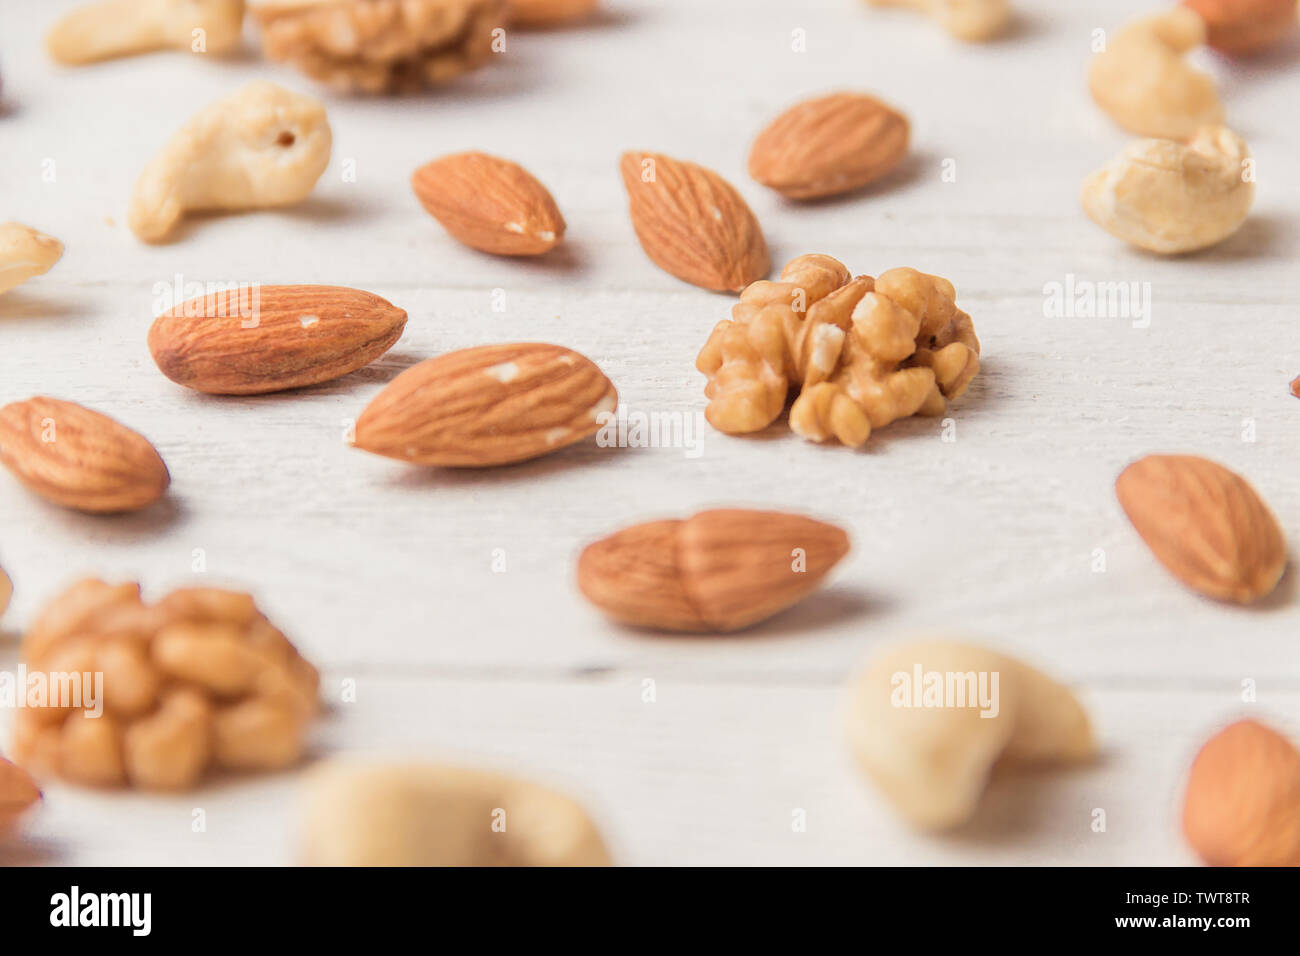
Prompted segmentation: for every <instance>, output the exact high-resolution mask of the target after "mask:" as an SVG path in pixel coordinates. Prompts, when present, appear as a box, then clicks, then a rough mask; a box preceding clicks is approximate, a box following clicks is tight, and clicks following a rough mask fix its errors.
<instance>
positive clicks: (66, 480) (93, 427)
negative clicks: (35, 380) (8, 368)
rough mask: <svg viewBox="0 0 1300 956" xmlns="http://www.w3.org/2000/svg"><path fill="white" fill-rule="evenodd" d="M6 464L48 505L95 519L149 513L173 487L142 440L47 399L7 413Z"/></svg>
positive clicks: (2, 433)
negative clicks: (90, 514)
mask: <svg viewBox="0 0 1300 956" xmlns="http://www.w3.org/2000/svg"><path fill="white" fill-rule="evenodd" d="M0 463H3V464H4V466H5V467H6V468H8V469H9V470H10V471H11V472H13V474H14V476H15V477H16V478H17V479H18V480H19V481H21V482H22V483H23V484H24V485H26V486H27V488H28V489H30V490H31V491H33V492H35V493H36V494H38V495H40V496H41V497H42V498H45V499H46V500H48V501H52V502H54V503H55V504H58V505H63V506H64V507H66V508H75V509H76V510H78V511H89V512H95V513H108V512H118V511H136V510H138V509H140V508H144V507H146V506H148V505H151V504H153V503H154V502H155V501H157V500H158V499H159V498H161V497H162V496H163V492H165V491H166V490H167V485H168V484H169V483H170V482H171V478H170V476H169V475H168V473H167V466H166V465H165V464H163V460H162V458H161V457H160V456H159V454H158V452H157V451H156V450H155V449H154V447H153V445H151V444H149V440H148V439H147V438H145V437H144V436H143V435H140V434H138V433H137V432H134V431H132V430H131V429H129V428H127V427H126V426H125V425H122V424H120V423H119V422H116V421H114V420H113V419H111V418H109V417H108V416H107V415H101V414H100V413H99V412H93V411H91V410H90V409H89V408H84V407H82V406H81V405H77V404H75V403H73V402H65V401H61V400H60V399H57V398H45V397H40V396H38V397H36V398H29V399H28V400H27V401H25V402H14V403H12V404H10V405H6V406H5V407H4V408H0Z"/></svg>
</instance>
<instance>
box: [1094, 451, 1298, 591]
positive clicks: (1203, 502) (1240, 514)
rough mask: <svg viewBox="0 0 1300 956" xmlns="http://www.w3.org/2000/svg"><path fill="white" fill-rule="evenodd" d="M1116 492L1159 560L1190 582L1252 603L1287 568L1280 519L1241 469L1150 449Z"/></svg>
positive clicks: (1117, 485)
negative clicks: (1236, 469)
mask: <svg viewBox="0 0 1300 956" xmlns="http://www.w3.org/2000/svg"><path fill="white" fill-rule="evenodd" d="M1115 494H1116V495H1117V496H1118V497H1119V503H1120V505H1122V506H1123V508H1124V512H1125V513H1126V514H1127V515H1128V518H1129V521H1131V522H1133V527H1134V528H1136V529H1137V533H1138V534H1139V535H1141V536H1142V540H1143V541H1145V542H1146V543H1147V546H1148V547H1149V548H1150V549H1151V550H1152V552H1153V553H1154V554H1155V556H1156V557H1157V558H1158V559H1159V560H1160V562H1161V563H1162V564H1163V565H1164V566H1165V567H1166V568H1167V569H1168V570H1169V572H1170V573H1171V574H1173V576H1174V577H1176V578H1178V580H1180V581H1182V582H1183V583H1184V584H1186V585H1187V586H1188V587H1191V588H1194V589H1195V590H1197V591H1200V592H1201V593H1202V594H1206V595H1208V596H1210V597H1212V598H1217V599H1219V600H1222V601H1236V602H1237V603H1239V604H1248V603H1250V602H1251V601H1254V600H1256V599H1257V598H1260V597H1263V596H1264V595H1265V594H1268V593H1269V592H1270V591H1272V590H1273V588H1274V587H1275V586H1276V585H1277V582H1278V580H1279V579H1280V578H1281V577H1282V571H1283V569H1284V568H1285V567H1286V541H1285V539H1284V538H1283V536H1282V529H1281V528H1279V527H1278V523H1277V519H1275V518H1274V517H1273V515H1272V513H1271V512H1270V511H1269V510H1268V507H1267V506H1266V505H1265V504H1264V502H1263V501H1261V500H1260V498H1259V495H1257V494H1255V490H1254V489H1253V488H1251V487H1250V485H1248V484H1246V482H1245V481H1244V480H1243V479H1242V478H1241V477H1240V476H1238V475H1236V474H1234V473H1233V472H1231V471H1229V470H1228V469H1226V468H1224V467H1223V466H1222V465H1217V464H1215V463H1214V462H1212V461H1207V460H1206V459H1204V458H1197V457H1195V456H1192V455H1148V456H1147V457H1146V458H1142V459H1140V460H1138V461H1135V462H1134V463H1133V464H1131V465H1129V466H1128V467H1127V468H1125V469H1124V471H1123V472H1122V473H1121V474H1120V476H1119V478H1118V480H1116V482H1115Z"/></svg>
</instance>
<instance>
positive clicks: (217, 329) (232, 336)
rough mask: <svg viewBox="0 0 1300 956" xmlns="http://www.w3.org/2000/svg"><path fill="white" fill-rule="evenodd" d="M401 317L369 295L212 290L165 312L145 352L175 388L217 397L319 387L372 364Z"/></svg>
mask: <svg viewBox="0 0 1300 956" xmlns="http://www.w3.org/2000/svg"><path fill="white" fill-rule="evenodd" d="M405 326H406V313H405V312H404V311H403V310H402V309H399V308H397V307H396V306H395V305H393V304H392V303H391V302H388V301H386V300H385V299H381V298H380V297H379V296H377V295H371V294H370V293H369V292H362V291H361V290H359V289H348V288H345V287H343V286H332V285H272V286H261V287H258V288H256V289H249V290H243V291H238V290H234V289H232V290H229V291H221V292H215V293H212V294H210V295H206V296H202V297H200V298H195V299H190V300H189V301H187V302H184V303H182V304H181V305H178V306H176V307H175V308H173V309H171V310H170V311H169V312H164V313H163V314H162V315H160V316H158V318H157V319H156V320H154V323H153V327H152V328H151V329H150V330H149V351H150V352H151V353H152V354H153V360H154V362H156V363H157V365H158V369H159V370H160V371H161V372H162V373H163V374H164V375H166V376H167V377H168V378H169V379H171V380H172V381H173V382H176V383H177V384H179V385H184V386H185V387H186V388H192V389H195V390H196V391H199V392H209V393H211V394H214V395H257V394H260V393H263V392H278V391H282V390H284V389H288V388H302V387H303V386H307V385H318V384H319V383H321V382H328V381H329V380H330V379H335V378H338V377H339V376H341V375H346V374H347V373H348V372H353V371H356V370H357V369H359V368H361V367H363V366H365V365H369V364H370V363H371V362H373V361H374V360H375V359H377V358H379V356H381V355H383V354H384V353H385V352H387V351H388V350H389V349H390V348H391V347H392V346H393V343H395V342H396V341H397V340H398V339H399V338H401V336H402V329H403V328H405Z"/></svg>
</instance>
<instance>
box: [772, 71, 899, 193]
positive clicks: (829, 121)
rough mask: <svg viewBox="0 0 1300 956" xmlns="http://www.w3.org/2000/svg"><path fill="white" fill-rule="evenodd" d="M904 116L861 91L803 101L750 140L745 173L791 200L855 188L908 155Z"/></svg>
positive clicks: (881, 174) (882, 173)
mask: <svg viewBox="0 0 1300 956" xmlns="http://www.w3.org/2000/svg"><path fill="white" fill-rule="evenodd" d="M908 135H909V127H908V122H907V117H905V116H904V115H903V114H902V113H900V112H898V111H897V110H895V109H893V108H892V107H889V106H886V105H885V104H884V103H882V102H880V100H878V99H876V98H875V97H873V96H867V95H866V94H863V93H832V94H831V95H829V96H823V97H820V98H818V99H812V100H805V101H804V102H802V103H798V104H796V105H795V106H792V107H791V108H790V109H788V110H786V111H785V112H784V113H782V114H781V115H780V116H778V117H777V118H776V119H774V120H773V121H772V122H771V123H770V124H769V125H768V126H767V128H766V129H764V130H763V132H761V133H759V134H758V139H756V140H754V146H753V148H752V149H751V150H750V152H749V175H751V176H753V177H754V179H756V180H757V181H758V182H760V183H762V184H763V185H764V186H768V187H770V188H772V189H775V190H776V191H777V192H779V193H781V194H783V195H785V196H789V197H790V198H791V199H816V198H820V197H822V196H834V195H836V194H838V193H846V192H850V191H852V190H854V189H859V188H861V187H862V186H865V185H867V184H868V183H870V182H873V181H874V180H877V179H880V178H881V177H882V176H884V175H886V174H887V173H889V172H891V171H892V170H893V169H894V168H895V167H897V166H898V164H899V163H900V162H902V159H903V157H904V156H905V155H906V154H907V142H908Z"/></svg>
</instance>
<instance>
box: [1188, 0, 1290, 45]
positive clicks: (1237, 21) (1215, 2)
mask: <svg viewBox="0 0 1300 956" xmlns="http://www.w3.org/2000/svg"><path fill="white" fill-rule="evenodd" d="M1183 3H1184V5H1186V6H1189V7H1191V8H1192V9H1193V10H1195V11H1196V12H1197V13H1199V14H1200V15H1201V19H1203V20H1204V21H1205V26H1206V28H1207V30H1208V32H1209V44H1210V46H1212V47H1214V48H1215V49H1218V50H1222V51H1223V52H1224V53H1234V54H1251V53H1257V52H1259V51H1260V50H1263V49H1266V48H1268V47H1271V46H1275V45H1276V44H1278V43H1280V42H1281V41H1282V40H1284V39H1286V38H1287V37H1288V36H1290V35H1291V32H1292V31H1293V30H1294V29H1295V25H1296V0H1183Z"/></svg>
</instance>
